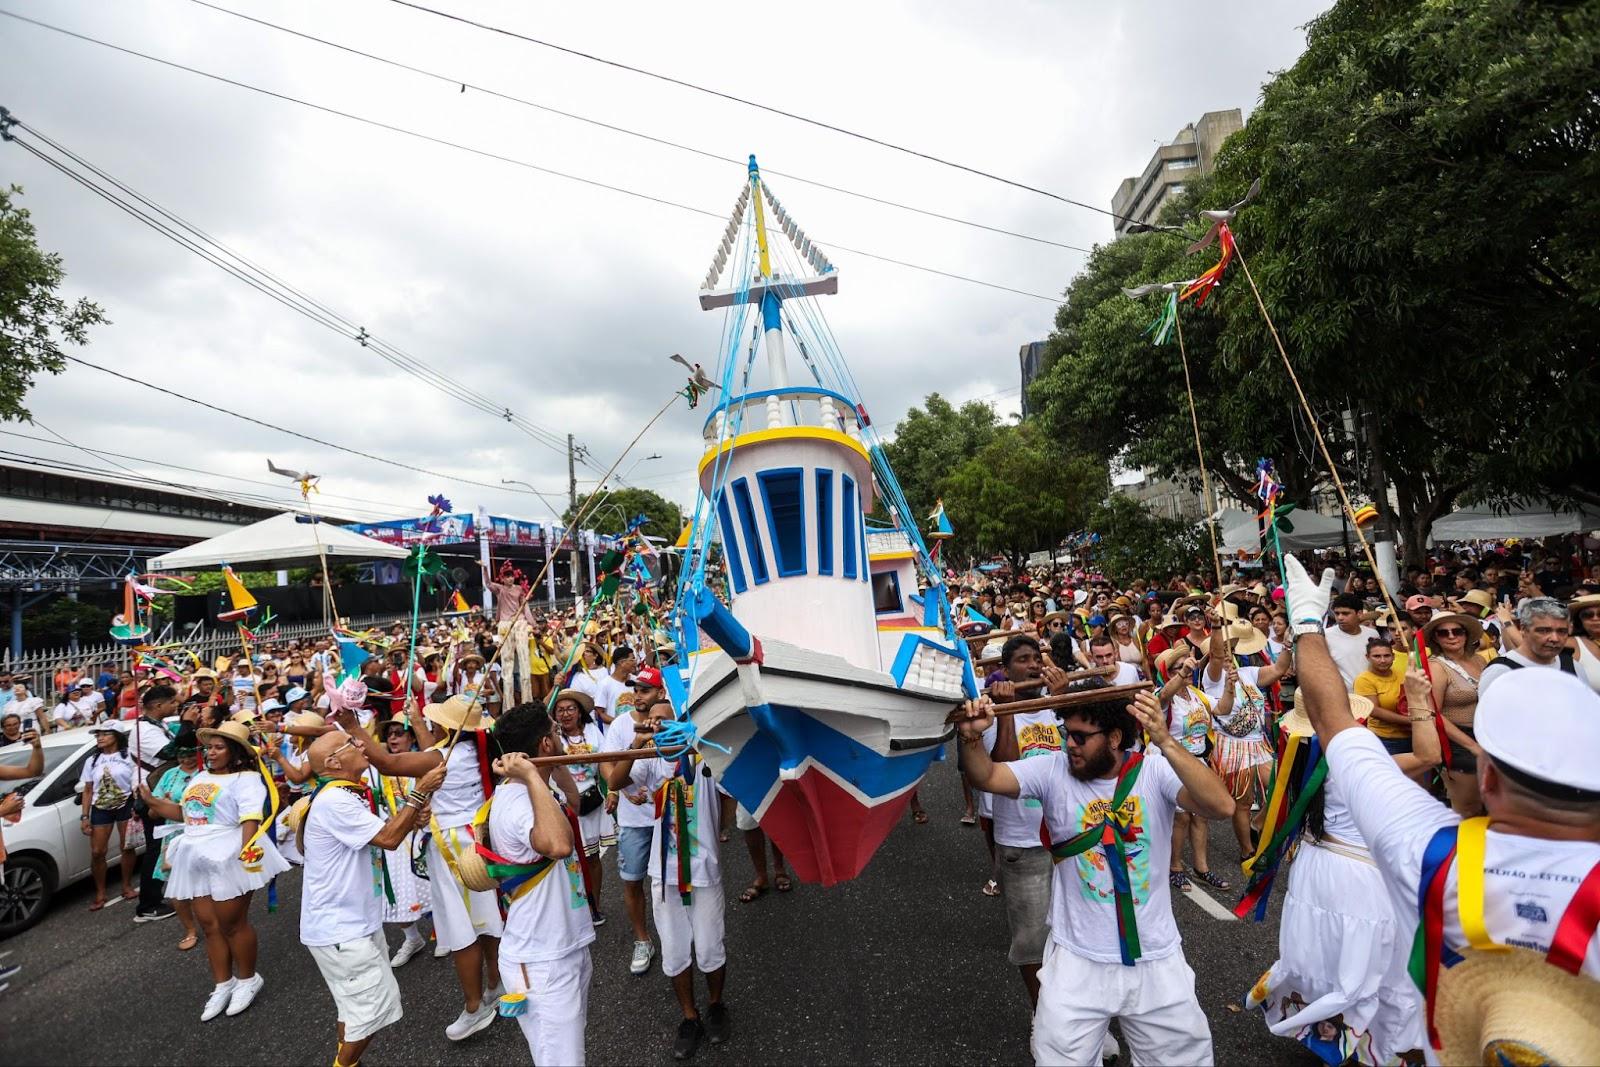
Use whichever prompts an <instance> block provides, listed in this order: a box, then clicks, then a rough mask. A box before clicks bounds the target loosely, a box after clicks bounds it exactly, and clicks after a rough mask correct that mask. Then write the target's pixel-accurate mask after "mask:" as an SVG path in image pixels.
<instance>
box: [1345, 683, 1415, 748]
mask: <svg viewBox="0 0 1600 1067" xmlns="http://www.w3.org/2000/svg"><path fill="white" fill-rule="evenodd" d="M1404 684H1405V677H1404V675H1403V674H1402V673H1401V672H1400V671H1398V670H1395V669H1393V668H1390V670H1389V676H1388V677H1387V678H1385V677H1383V676H1381V675H1377V674H1374V673H1372V672H1371V671H1362V672H1361V673H1360V674H1358V675H1356V684H1355V693H1356V695H1357V696H1363V697H1366V698H1367V699H1368V700H1370V701H1372V702H1373V704H1375V705H1377V706H1378V707H1380V708H1382V709H1383V710H1384V711H1392V712H1396V713H1398V712H1399V711H1400V693H1401V689H1402V687H1403V686H1404ZM1367 729H1369V730H1371V731H1372V732H1373V733H1375V734H1377V735H1378V736H1379V737H1410V736H1411V728H1410V727H1409V726H1400V725H1397V724H1396V723H1392V722H1384V721H1383V720H1382V719H1380V718H1378V716H1377V715H1369V716H1368V717H1367Z"/></svg>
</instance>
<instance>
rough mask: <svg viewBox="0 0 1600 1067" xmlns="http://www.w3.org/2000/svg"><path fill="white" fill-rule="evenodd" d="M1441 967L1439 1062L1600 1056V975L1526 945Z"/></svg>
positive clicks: (1593, 1059) (1474, 953) (1468, 953)
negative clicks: (1571, 968)
mask: <svg viewBox="0 0 1600 1067" xmlns="http://www.w3.org/2000/svg"><path fill="white" fill-rule="evenodd" d="M1461 955H1462V960H1461V962H1460V963H1458V964H1456V965H1455V966H1454V967H1441V968H1440V969H1439V991H1438V994H1437V996H1436V997H1435V1000H1434V1022H1435V1024H1436V1025H1437V1026H1438V1028H1439V1040H1440V1043H1441V1045H1442V1046H1443V1047H1442V1049H1441V1050H1440V1053H1439V1062H1440V1063H1600V982H1595V981H1594V980H1593V979H1592V978H1586V977H1583V976H1581V975H1573V974H1568V973H1567V972H1566V971H1564V970H1562V969H1561V968H1560V967H1557V966H1554V965H1553V964H1550V963H1547V962H1545V959H1544V957H1543V956H1541V955H1539V954H1538V953H1536V952H1533V951H1530V950H1528V949H1525V948H1507V949H1504V950H1502V951H1498V952H1484V951H1481V950H1478V949H1470V948H1469V949H1467V950H1465V951H1464V952H1462V954H1461Z"/></svg>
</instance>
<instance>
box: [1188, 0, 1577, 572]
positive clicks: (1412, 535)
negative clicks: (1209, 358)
mask: <svg viewBox="0 0 1600 1067" xmlns="http://www.w3.org/2000/svg"><path fill="white" fill-rule="evenodd" d="M1596 69H1600V2H1596V0H1584V2H1579V3H1553V2H1535V0H1434V2H1430V3H1418V2H1400V0H1344V2H1342V3H1338V4H1336V5H1335V6H1334V7H1333V8H1332V9H1331V10H1329V11H1328V12H1327V13H1326V14H1325V15H1323V16H1322V17H1321V18H1319V19H1317V20H1316V21H1314V22H1313V23H1312V24H1311V25H1310V27H1309V28H1308V34H1307V47H1306V51H1305V54H1304V55H1303V56H1302V57H1301V58H1300V60H1299V61H1298V62H1297V63H1296V64H1295V65H1294V66H1293V67H1292V68H1290V69H1289V70H1287V71H1285V72H1284V73H1282V74H1280V75H1279V76H1278V77H1277V78H1275V79H1274V80H1273V81H1272V83H1271V84H1269V85H1268V86H1267V87H1266V90H1265V92H1264V95H1263V99H1262V103H1261V106H1260V107H1259V108H1257V109H1256V111H1255V112H1254V113H1253V114H1252V115H1251V117H1250V123H1249V125H1248V126H1247V127H1246V128H1245V129H1244V130H1243V131H1241V132H1240V133H1238V134H1235V135H1234V136H1233V137H1232V138H1230V139H1229V141H1228V143H1227V145H1226V147H1225V148H1224V150H1223V152H1222V153H1221V156H1220V157H1219V161H1218V169H1217V174H1216V190H1215V194H1214V202H1217V203H1221V202H1227V201H1229V200H1232V199H1235V198H1236V197H1237V195H1238V194H1240V193H1242V192H1243V190H1244V188H1245V187H1246V186H1247V185H1248V184H1249V182H1250V181H1251V180H1253V179H1254V178H1256V177H1258V176H1259V177H1260V178H1262V180H1263V192H1262V195H1261V199H1260V200H1259V201H1258V202H1257V203H1255V204H1253V205H1251V206H1250V208H1248V209H1247V210H1245V211H1244V212H1241V214H1240V216H1239V218H1238V220H1237V225H1236V226H1235V227H1234V228H1235V231H1236V233H1237V234H1238V236H1239V247H1240V249H1241V251H1242V252H1243V253H1244V255H1245V256H1246V257H1248V258H1247V260H1246V262H1247V263H1248V264H1249V267H1250V270H1251V271H1252V272H1253V274H1254V276H1255V280H1256V283H1257V284H1258V285H1259V286H1260V287H1261V290H1262V296H1263V299H1264V300H1265V302H1266V305H1267V307H1268V308H1269V309H1270V310H1271V311H1272V313H1273V317H1274V319H1275V320H1276V323H1277V327H1278V330H1279V332H1280V334H1281V335H1282V337H1283V339H1284V343H1285V345H1286V346H1287V347H1288V350H1289V355H1290V358H1291V359H1292V360H1293V361H1294V363H1295V366H1296V369H1297V371H1298V373H1299V375H1300V378H1301V382H1302V384H1303V385H1304V387H1305V389H1306V392H1307V394H1308V395H1309V396H1311V397H1312V398H1313V402H1314V403H1315V402H1316V401H1317V399H1318V398H1321V399H1324V400H1326V399H1330V398H1339V397H1345V396H1350V397H1352V398H1353V404H1354V408H1355V410H1356V411H1357V412H1358V413H1359V414H1360V415H1361V416H1362V417H1363V421H1364V423H1365V427H1366V429H1367V431H1368V436H1367V439H1366V440H1365V441H1364V442H1363V446H1364V451H1365V452H1366V454H1367V455H1368V456H1370V457H1371V458H1375V459H1377V460H1379V461H1381V463H1382V467H1383V470H1384V472H1385V474H1386V476H1387V478H1388V480H1389V482H1390V483H1391V484H1392V485H1393V488H1394V492H1395V497H1396V501H1397V504H1398V514H1397V516H1395V517H1396V518H1397V519H1398V522H1399V526H1400V528H1401V530H1402V532H1403V534H1404V536H1405V541H1406V549H1407V557H1408V559H1409V560H1411V561H1412V562H1416V561H1417V560H1418V559H1419V558H1420V554H1421V551H1422V546H1423V543H1424V539H1425V538H1426V535H1427V532H1428V529H1429V528H1430V527H1431V525H1432V524H1433V522H1434V520H1435V519H1437V518H1439V517H1441V516H1443V515H1444V514H1445V513H1447V512H1448V511H1449V509H1450V508H1451V507H1452V506H1453V505H1454V504H1455V503H1456V502H1457V501H1458V500H1465V501H1475V500H1491V501H1503V500H1505V499H1507V498H1509V497H1513V496H1518V495H1530V494H1531V495H1548V496H1551V497H1569V498H1579V499H1583V500H1587V501H1590V502H1594V501H1596V500H1600V468H1597V467H1596V465H1595V464H1594V462H1593V457H1594V456H1595V455H1596V454H1600V420H1597V419H1596V418H1595V417H1594V412H1595V410H1596V406H1597V404H1600V375H1597V374H1596V373H1595V366H1596V364H1595V352H1596V350H1597V348H1600V314H1597V312H1600V213H1597V212H1596V211H1595V210H1594V197H1595V192H1596V190H1597V189H1600V151H1597V149H1600V103H1597V98H1596V96H1595V92H1594V72H1595V70H1596ZM1226 288H1227V291H1225V292H1224V293H1223V294H1222V300H1221V301H1220V305H1221V306H1220V309H1219V311H1220V314H1221V315H1222V317H1223V318H1224V320H1225V323H1226V327H1225V329H1224V330H1223V332H1222V335H1221V337H1220V343H1221V345H1222V347H1223V349H1224V351H1225V353H1227V354H1228V355H1229V356H1231V357H1233V358H1235V359H1239V360H1244V359H1248V358H1250V354H1252V353H1256V354H1259V353H1260V352H1262V351H1265V350H1268V349H1267V346H1268V345H1270V344H1271V339H1270V337H1269V336H1268V334H1267V331H1266V326H1265V324H1264V323H1263V322H1262V320H1261V318H1260V316H1259V314H1258V313H1257V312H1256V309H1255V307H1254V300H1253V297H1252V296H1251V294H1250V292H1249V288H1248V284H1247V283H1246V282H1245V279H1244V278H1243V277H1242V276H1241V277H1235V278H1233V279H1231V281H1230V282H1229V284H1228V285H1227V287H1226ZM1279 376H1280V377H1281V372H1280V375H1279ZM1374 502H1375V503H1377V504H1378V505H1379V506H1380V508H1383V509H1384V510H1385V511H1387V510H1388V506H1387V501H1386V500H1384V499H1383V495H1382V494H1376V499H1375V501H1374Z"/></svg>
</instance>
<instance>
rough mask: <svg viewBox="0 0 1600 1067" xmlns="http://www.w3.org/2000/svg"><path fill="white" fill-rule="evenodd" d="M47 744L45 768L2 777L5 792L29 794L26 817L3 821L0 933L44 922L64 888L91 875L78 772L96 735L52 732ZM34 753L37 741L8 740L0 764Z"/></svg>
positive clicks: (20, 762) (15, 763)
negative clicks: (12, 778) (20, 777)
mask: <svg viewBox="0 0 1600 1067" xmlns="http://www.w3.org/2000/svg"><path fill="white" fill-rule="evenodd" d="M43 745H44V774H42V775H41V776H39V777H38V778H30V779H27V780H25V781H20V782H0V796H5V795H6V794H8V793H11V792H20V793H22V794H23V796H24V797H25V800H24V804H23V808H22V817H21V819H20V820H19V821H18V822H14V823H11V822H7V823H0V834H4V835H5V843H6V853H7V855H6V860H5V864H4V868H3V870H0V937H9V936H11V935H12V934H18V933H21V932H22V931H23V930H26V929H27V928H28V927H30V926H32V925H33V924H34V923H36V922H38V921H39V920H40V919H41V918H43V916H44V913H45V911H46V910H47V909H48V908H49V906H50V898H51V897H53V896H54V895H55V893H56V891H57V890H58V889H61V888H62V887H63V886H69V885H71V884H72V883H74V882H76V881H79V880H81V879H84V878H87V877H89V838H88V837H87V836H86V835H85V834H84V833H83V831H82V830H81V829H80V828H79V825H78V817H79V816H80V815H82V814H83V801H82V799H81V796H80V788H79V785H78V775H80V774H81V773H83V765H84V763H85V761H87V760H88V758H89V755H90V753H92V752H93V751H94V748H95V742H94V735H93V734H91V733H90V732H89V731H88V730H67V731H64V732H61V733H54V734H47V735H46V736H45V737H44V739H43ZM32 755H33V748H32V746H31V745H21V744H13V745H7V746H6V747H5V748H0V764H4V765H6V766H8V767H25V766H27V764H28V759H29V758H30V757H31V756H32ZM115 837H116V835H115V834H114V833H113V835H112V841H111V843H110V845H111V847H112V848H116V847H117V842H116V840H115ZM114 863H115V861H114V860H113V865H114Z"/></svg>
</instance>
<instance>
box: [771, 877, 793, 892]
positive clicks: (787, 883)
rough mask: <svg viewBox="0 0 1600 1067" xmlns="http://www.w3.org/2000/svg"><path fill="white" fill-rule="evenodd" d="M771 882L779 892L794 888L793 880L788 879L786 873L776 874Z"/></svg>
mask: <svg viewBox="0 0 1600 1067" xmlns="http://www.w3.org/2000/svg"><path fill="white" fill-rule="evenodd" d="M772 884H773V886H774V887H775V888H776V889H777V890H778V892H780V893H787V892H789V890H791V889H793V888H794V882H793V881H792V880H790V878H789V876H788V875H787V874H780V875H778V877H776V878H774V879H773V880H772Z"/></svg>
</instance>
